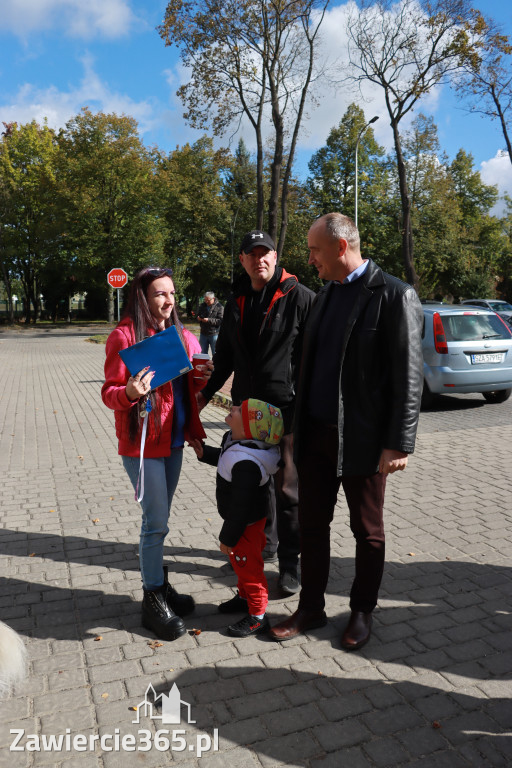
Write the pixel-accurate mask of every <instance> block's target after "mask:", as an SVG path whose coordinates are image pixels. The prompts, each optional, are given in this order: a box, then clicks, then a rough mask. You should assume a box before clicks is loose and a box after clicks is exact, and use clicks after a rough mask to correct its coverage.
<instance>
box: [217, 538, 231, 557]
mask: <svg viewBox="0 0 512 768" xmlns="http://www.w3.org/2000/svg"><path fill="white" fill-rule="evenodd" d="M219 549H220V551H221V552H223V553H224V554H225V555H232V554H233V547H228V545H227V544H223V543H222V541H220V542H219Z"/></svg>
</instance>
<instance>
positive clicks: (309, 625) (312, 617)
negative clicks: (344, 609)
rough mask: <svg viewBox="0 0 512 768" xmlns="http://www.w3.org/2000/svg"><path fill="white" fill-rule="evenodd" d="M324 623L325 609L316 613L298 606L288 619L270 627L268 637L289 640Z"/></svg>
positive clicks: (325, 617)
mask: <svg viewBox="0 0 512 768" xmlns="http://www.w3.org/2000/svg"><path fill="white" fill-rule="evenodd" d="M326 624H327V616H326V615H325V611H321V612H320V613H317V612H311V611H304V610H302V609H301V608H298V609H297V610H296V611H295V613H292V615H291V616H290V617H289V618H288V619H285V621H282V622H281V623H280V624H276V626H275V627H272V629H271V630H270V637H271V638H272V639H273V640H291V638H292V637H297V635H300V634H301V633H302V632H307V631H308V630H309V629H317V628H318V627H324V626H325V625H326Z"/></svg>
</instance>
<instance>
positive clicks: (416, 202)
mask: <svg viewBox="0 0 512 768" xmlns="http://www.w3.org/2000/svg"><path fill="white" fill-rule="evenodd" d="M402 144H403V153H404V159H405V162H406V167H407V181H408V186H409V190H410V195H411V224H412V230H413V237H414V251H415V262H416V270H417V273H418V291H419V294H420V296H422V297H423V298H430V299H441V298H443V297H444V296H445V295H447V294H449V293H450V284H449V281H448V279H447V274H451V273H452V272H453V273H455V272H456V271H457V269H458V264H459V262H460V259H461V253H460V242H459V236H460V222H461V218H462V214H461V211H460V205H459V201H458V198H457V194H456V191H455V188H454V184H453V180H452V177H451V175H450V173H449V172H448V170H447V167H446V162H447V161H446V158H444V157H442V156H441V150H440V145H439V139H438V135H437V126H436V125H435V123H434V121H433V119H432V118H431V117H426V116H425V115H422V114H419V115H418V116H417V117H416V118H415V119H414V120H413V122H412V125H411V129H410V130H409V131H407V132H405V133H404V135H403V142H402Z"/></svg>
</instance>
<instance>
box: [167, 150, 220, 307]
mask: <svg viewBox="0 0 512 768" xmlns="http://www.w3.org/2000/svg"><path fill="white" fill-rule="evenodd" d="M227 167H228V155H227V153H226V151H225V150H214V149H213V141H212V139H211V138H208V137H203V138H202V139H199V140H198V141H196V142H195V143H194V144H192V145H190V144H186V145H185V146H184V147H182V148H177V149H176V150H174V152H171V153H170V154H169V156H168V157H167V158H165V159H163V161H162V165H161V169H160V185H161V189H162V195H161V199H162V202H163V213H164V216H165V218H166V222H167V231H168V234H167V241H166V246H165V250H166V253H167V255H168V261H169V262H170V263H171V265H172V267H173V269H174V274H175V278H176V286H177V290H178V291H179V293H180V294H181V295H185V297H186V299H187V309H188V311H191V310H195V309H196V304H197V301H198V298H199V296H201V294H202V293H203V292H204V291H205V290H208V289H210V290H213V291H215V292H219V293H223V292H224V291H225V288H226V286H227V285H229V275H230V259H229V256H228V254H229V253H230V248H229V220H230V207H229V203H228V202H227V201H226V199H225V198H224V197H223V195H222V187H223V176H224V174H225V171H226V169H227Z"/></svg>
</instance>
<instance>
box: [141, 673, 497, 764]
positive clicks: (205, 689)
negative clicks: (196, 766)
mask: <svg viewBox="0 0 512 768" xmlns="http://www.w3.org/2000/svg"><path fill="white" fill-rule="evenodd" d="M331 663H332V664H333V666H336V664H335V663H334V662H331ZM315 664H316V665H317V666H318V667H319V668H321V667H324V668H325V665H323V662H322V660H321V659H319V660H317V662H315V661H314V660H313V661H312V662H311V664H310V665H309V666H310V667H311V669H310V670H306V669H304V668H303V667H304V665H298V667H297V668H294V665H293V664H292V665H291V667H290V668H281V667H276V668H272V669H268V668H265V667H264V666H259V665H258V666H251V665H250V664H248V665H247V666H236V665H235V666H233V665H230V663H229V662H226V663H224V664H221V665H219V664H217V665H216V667H215V668H214V667H201V668H195V669H194V670H190V671H183V672H180V673H179V674H175V675H172V676H171V675H169V676H168V682H167V683H165V684H158V685H155V686H154V689H155V692H156V694H157V696H160V694H165V695H167V694H168V693H169V689H170V687H171V685H172V684H173V683H176V685H177V687H178V689H179V694H180V697H181V702H180V703H181V705H182V706H181V716H182V718H183V719H182V721H181V725H180V727H181V728H184V729H185V730H184V734H185V735H187V734H188V735H191V734H192V733H196V732H205V733H210V734H211V733H212V731H213V729H214V728H217V729H218V736H219V746H220V749H221V750H226V752H225V754H224V760H225V763H224V764H228V763H229V749H230V748H232V747H233V745H239V746H241V747H246V748H247V749H248V750H250V752H251V753H253V754H255V755H257V756H259V757H260V759H261V761H262V762H263V765H267V764H269V765H270V764H272V765H274V762H272V763H270V762H269V760H272V761H281V762H280V763H279V764H284V765H292V766H300V765H304V763H305V761H308V760H310V761H312V760H315V758H316V759H317V760H318V761H319V762H318V763H317V762H314V763H313V762H311V763H309V764H311V765H313V764H314V765H315V766H316V765H322V762H320V761H322V760H323V759H325V758H328V759H329V761H328V762H326V765H329V766H334V765H339V766H347V767H348V768H351V767H352V766H363V765H367V766H370V765H412V764H414V765H415V766H416V764H417V763H416V762H415V759H418V765H420V764H421V766H427V765H428V766H432V768H433V767H434V766H446V768H448V766H450V767H453V766H462V765H472V766H491V765H492V766H506V765H510V760H511V759H512V739H511V734H510V722H511V721H512V720H511V718H512V703H511V701H510V699H507V698H495V699H486V698H479V697H477V696H472V695H468V694H466V693H464V692H462V691H461V692H456V691H444V690H440V689H439V688H436V687H435V686H432V687H430V686H428V685H421V684H418V683H414V682H411V681H407V680H404V681H399V682H393V681H391V680H386V679H382V680H376V679H375V678H374V677H373V678H372V677H371V675H369V676H368V678H365V674H364V672H365V669H364V668H361V669H359V670H358V674H357V676H353V675H352V674H350V672H344V671H343V670H342V669H338V670H337V671H334V672H333V673H332V674H328V673H327V672H326V673H325V674H323V673H322V672H320V671H316V667H315ZM301 666H302V668H301ZM368 671H369V672H370V671H371V670H370V668H368ZM143 682H144V684H147V680H146V681H139V683H141V684H142V683H143ZM133 693H134V694H138V695H144V690H143V687H142V685H141V686H140V689H139V690H138V691H136V690H135V689H134V691H133ZM134 699H135V700H137V695H134ZM186 705H189V706H190V710H189V709H188V707H187V706H186ZM188 711H190V715H191V719H193V720H195V721H196V722H195V724H194V725H193V726H192V725H190V724H189V725H187V717H188V716H187V715H186V713H187V712H188ZM144 720H145V718H141V722H144ZM147 722H149V721H147ZM189 722H190V721H189ZM157 727H158V726H157ZM422 757H423V760H421V763H420V762H419V761H420V759H421V758H422ZM336 759H337V762H336ZM383 759H385V762H382V760H383ZM374 761H375V762H374Z"/></svg>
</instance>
